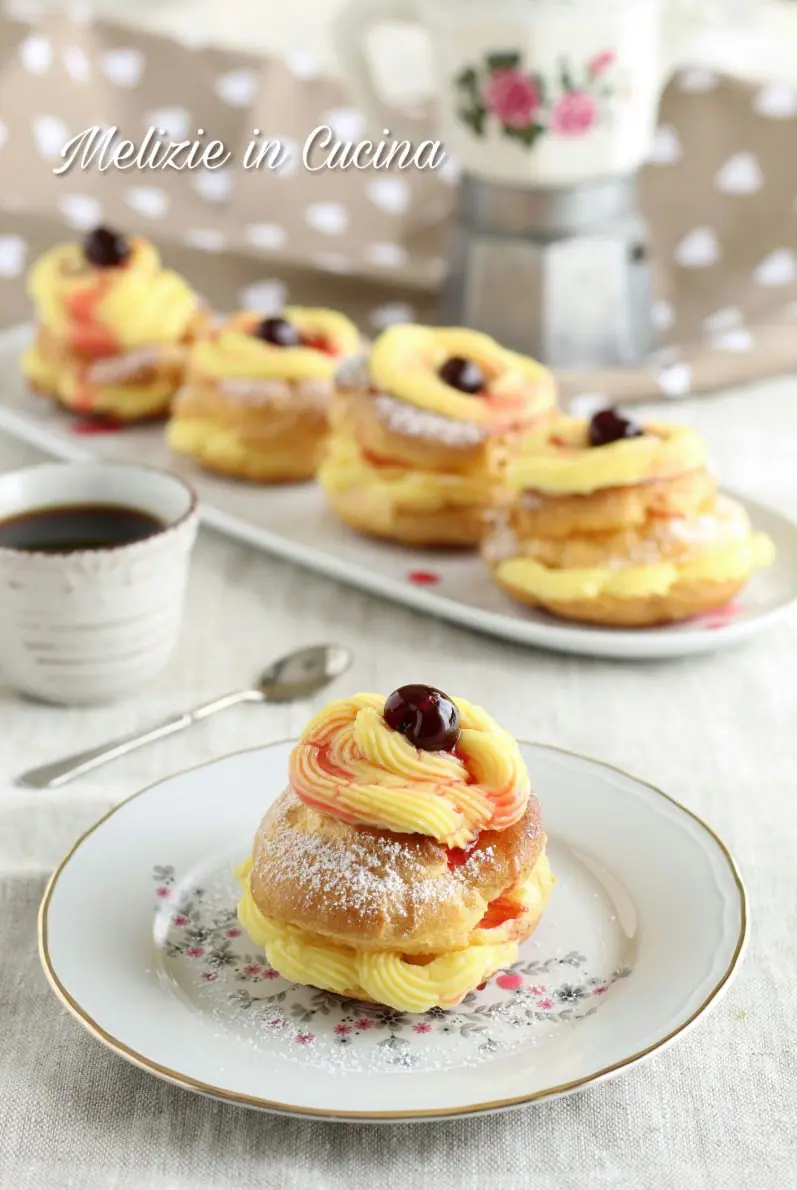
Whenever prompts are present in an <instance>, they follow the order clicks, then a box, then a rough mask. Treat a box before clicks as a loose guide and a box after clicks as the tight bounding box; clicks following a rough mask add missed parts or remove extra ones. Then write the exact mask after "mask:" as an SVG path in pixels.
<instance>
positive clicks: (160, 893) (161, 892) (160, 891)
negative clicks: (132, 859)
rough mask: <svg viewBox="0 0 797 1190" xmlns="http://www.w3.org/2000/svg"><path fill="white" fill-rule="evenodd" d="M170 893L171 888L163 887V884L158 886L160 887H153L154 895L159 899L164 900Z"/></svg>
mask: <svg viewBox="0 0 797 1190" xmlns="http://www.w3.org/2000/svg"><path fill="white" fill-rule="evenodd" d="M171 895H172V893H171V889H169V888H164V886H163V885H161V886H160V888H156V889H155V896H156V897H160V899H161V900H162V901H165V900H166V899H167V898H168V897H170V896H171Z"/></svg>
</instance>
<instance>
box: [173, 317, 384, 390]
mask: <svg viewBox="0 0 797 1190" xmlns="http://www.w3.org/2000/svg"><path fill="white" fill-rule="evenodd" d="M280 317H281V318H284V319H286V321H288V322H290V323H291V324H292V325H293V326H295V327H296V329H297V331H298V332H299V334H300V335H301V338H302V342H301V344H300V345H299V346H296V347H290V346H289V347H284V346H281V345H280V344H277V343H270V342H267V341H266V340H264V339H262V338H259V337H258V336H257V335H256V334H254V331H255V328H256V326H257V324H258V323H259V322H260V321H261V319H262V315H260V314H255V313H253V312H252V311H243V312H241V313H240V314H236V315H234V316H233V317H232V318H231V319H230V320H229V321H228V322H226V323H225V324H224V326H223V327H220V328H219V329H218V330H217V331H216V332H215V333H214V334H212V335H210V336H208V337H207V338H205V339H202V340H201V341H200V342H199V343H197V345H196V347H195V348H194V351H193V354H192V357H191V368H192V371H193V372H195V373H198V374H199V376H205V377H207V378H209V379H219V380H224V379H226V380H237V379H241V380H244V379H259V380H283V381H302V380H322V381H328V382H330V388H331V387H332V383H331V382H332V380H333V378H334V375H335V371H336V369H337V367H338V366H339V364H340V361H341V359H342V358H345V357H347V356H349V355H353V354H354V353H355V352H356V351H357V350H358V349H359V347H360V335H359V331H358V330H357V328H356V327H355V325H354V324H353V323H352V322H351V321H350V320H349V319H348V318H347V317H346V316H345V314H339V313H338V312H337V311H336V310H325V309H313V308H310V307H303V306H287V307H286V308H285V309H284V310H283V311H282V312H281V314H280Z"/></svg>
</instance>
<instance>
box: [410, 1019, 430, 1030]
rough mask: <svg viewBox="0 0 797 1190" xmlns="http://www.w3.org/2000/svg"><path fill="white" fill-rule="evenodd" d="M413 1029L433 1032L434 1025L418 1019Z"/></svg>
mask: <svg viewBox="0 0 797 1190" xmlns="http://www.w3.org/2000/svg"><path fill="white" fill-rule="evenodd" d="M412 1030H413V1032H414V1033H431V1031H432V1026H431V1025H429V1024H427V1022H426V1021H418V1022H417V1023H416V1024H414V1025H413V1026H412Z"/></svg>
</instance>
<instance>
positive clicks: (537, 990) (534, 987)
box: [529, 983, 545, 996]
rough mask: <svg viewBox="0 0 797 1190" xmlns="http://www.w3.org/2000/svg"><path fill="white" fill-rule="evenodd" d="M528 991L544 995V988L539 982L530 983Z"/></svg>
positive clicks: (536, 994) (535, 994)
mask: <svg viewBox="0 0 797 1190" xmlns="http://www.w3.org/2000/svg"><path fill="white" fill-rule="evenodd" d="M529 992H530V993H531V995H532V996H544V995H545V988H544V986H543V985H542V984H540V983H533V984H532V985H531V987H530V988H529Z"/></svg>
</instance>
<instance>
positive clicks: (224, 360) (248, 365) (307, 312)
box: [167, 306, 360, 483]
mask: <svg viewBox="0 0 797 1190" xmlns="http://www.w3.org/2000/svg"><path fill="white" fill-rule="evenodd" d="M359 348H360V335H359V332H358V330H357V328H356V327H355V326H354V324H353V323H352V322H350V321H349V319H348V318H346V317H345V316H344V315H343V314H338V313H337V312H335V311H334V310H313V309H305V308H302V307H298V306H295V307H289V308H287V309H285V310H283V312H282V314H281V315H280V316H279V317H275V318H263V317H262V316H261V315H259V314H254V313H251V312H242V313H239V314H236V315H234V317H232V318H231V319H230V320H229V321H228V322H226V323H225V324H224V326H222V327H220V328H217V329H216V330H214V331H213V332H212V333H211V334H210V335H209V336H208V337H206V338H205V339H203V340H202V341H201V342H199V343H197V345H196V347H195V348H194V350H193V352H192V353H191V360H190V365H189V369H188V375H187V377H186V382H185V385H184V387H183V388H182V389H181V391H180V393H179V394H178V396H177V399H176V400H175V403H174V409H173V413H172V419H171V422H170V424H169V426H168V429H167V439H168V441H169V444H170V445H171V447H172V449H173V450H176V451H179V452H181V453H183V454H187V455H191V456H193V457H194V458H196V459H197V460H198V461H199V462H200V463H202V465H203V466H205V467H207V468H208V469H209V470H212V471H218V472H221V473H222V474H225V475H232V476H236V477H239V478H242V479H250V480H255V481H258V482H261V483H278V482H284V481H290V480H300V479H310V478H311V477H312V476H313V475H314V474H315V472H316V469H317V467H318V464H319V462H320V460H321V453H322V451H323V448H324V444H325V442H326V437H327V431H328V420H327V419H328V409H329V402H330V399H331V397H332V394H333V392H334V389H335V370H336V368H337V367H338V364H339V363H340V361H341V360H342V359H345V358H346V357H347V356H349V355H352V354H353V353H355V352H357V351H358V350H359Z"/></svg>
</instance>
